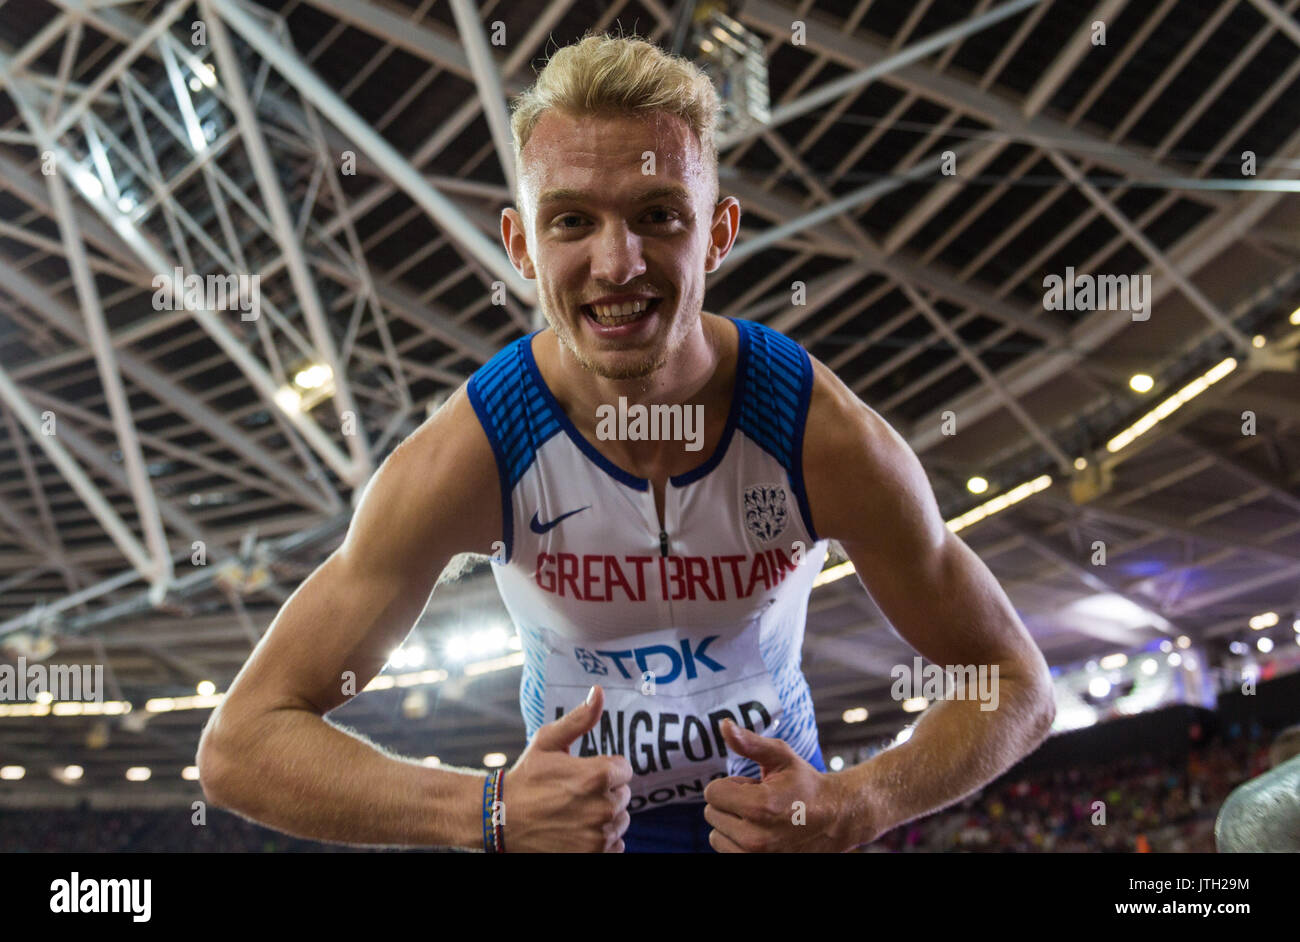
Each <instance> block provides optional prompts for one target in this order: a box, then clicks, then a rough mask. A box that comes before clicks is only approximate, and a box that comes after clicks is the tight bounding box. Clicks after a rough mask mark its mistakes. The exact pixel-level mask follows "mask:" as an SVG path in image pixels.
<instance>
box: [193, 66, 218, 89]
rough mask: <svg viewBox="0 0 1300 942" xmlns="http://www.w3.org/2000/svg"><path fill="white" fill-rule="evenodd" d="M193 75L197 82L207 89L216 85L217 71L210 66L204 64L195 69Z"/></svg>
mask: <svg viewBox="0 0 1300 942" xmlns="http://www.w3.org/2000/svg"><path fill="white" fill-rule="evenodd" d="M194 74H195V75H197V76H198V78H199V81H200V82H202V83H203V84H204V85H206V86H208V88H213V87H215V86H216V84H217V70H216V69H214V68H212V66H210V65H208V64H207V63H206V62H205V63H203V64H202V65H200V66H199V67H198V68H197V69H195V70H194Z"/></svg>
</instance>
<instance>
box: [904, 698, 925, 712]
mask: <svg viewBox="0 0 1300 942" xmlns="http://www.w3.org/2000/svg"><path fill="white" fill-rule="evenodd" d="M929 705H930V701H929V700H927V699H925V697H908V698H907V699H906V700H904V701H903V712H904V713H920V712H921V711H922V710H924V709H925V708H926V707H928V706H929Z"/></svg>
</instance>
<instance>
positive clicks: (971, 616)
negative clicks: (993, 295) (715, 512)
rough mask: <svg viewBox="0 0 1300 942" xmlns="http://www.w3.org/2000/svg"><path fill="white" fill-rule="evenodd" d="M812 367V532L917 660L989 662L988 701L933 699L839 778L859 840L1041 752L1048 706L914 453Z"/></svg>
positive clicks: (807, 461)
mask: <svg viewBox="0 0 1300 942" xmlns="http://www.w3.org/2000/svg"><path fill="white" fill-rule="evenodd" d="M814 364H815V369H816V382H815V385H814V394H813V400H812V410H811V412H810V418H809V423H808V430H807V433H806V435H805V443H804V475H805V480H806V482H807V488H808V495H809V497H808V500H809V504H810V506H811V509H812V515H813V521H814V525H815V526H816V528H817V531H818V533H819V535H821V536H823V537H828V538H832V539H837V540H839V541H840V543H841V544H842V545H843V547H844V550H845V552H846V553H848V555H849V558H850V559H851V560H852V562H853V565H854V567H855V568H856V570H857V574H858V577H859V579H860V580H861V581H862V584H863V586H864V587H865V588H866V590H867V591H868V592H869V593H870V594H871V597H872V598H873V599H874V600H875V602H876V604H877V605H878V606H879V607H880V610H881V611H882V612H883V613H884V614H885V617H886V618H888V619H889V622H890V624H891V625H893V627H894V629H895V630H896V631H897V632H898V634H899V635H901V636H902V638H903V639H904V640H906V641H907V642H908V643H909V644H910V645H912V647H914V648H915V649H916V650H917V651H918V652H919V653H920V654H921V655H922V656H924V657H925V658H926V659H928V660H929V661H931V662H932V663H934V664H937V665H941V666H946V665H967V664H969V665H986V666H987V668H988V669H989V672H990V674H991V672H992V668H993V666H994V665H997V667H998V675H997V693H998V700H997V708H996V709H993V710H981V709H980V702H979V701H978V700H975V699H965V700H956V699H952V700H943V701H938V702H936V703H934V704H932V705H931V706H930V707H929V708H928V709H927V710H926V712H925V714H924V715H923V717H922V719H921V721H920V722H919V723H918V724H917V725H916V728H915V730H914V731H913V733H912V737H911V738H910V739H909V740H908V741H907V742H906V743H903V744H901V745H898V746H895V747H893V748H891V749H888V750H886V751H885V752H882V753H880V754H879V755H877V756H875V757H873V758H872V759H870V760H869V761H867V762H865V763H862V764H861V765H858V766H855V767H853V768H850V769H846V770H845V771H843V772H841V773H839V774H838V777H839V779H840V782H841V784H842V785H843V786H844V789H843V790H844V795H845V801H844V812H843V816H844V817H845V818H846V820H845V821H844V825H845V827H846V829H847V831H848V833H849V834H850V836H851V837H852V838H853V840H852V841H851V843H865V842H868V841H871V840H874V839H875V838H876V837H878V836H879V835H881V834H883V833H884V832H886V831H888V830H891V829H892V828H894V827H896V826H898V825H899V824H903V823H904V822H906V821H910V820H911V819H913V818H916V817H919V816H921V815H924V814H927V813H929V812H932V811H936V810H938V809H940V808H943V807H945V806H947V805H949V804H951V803H953V802H955V801H958V800H959V799H961V798H963V797H965V796H966V795H968V794H970V793H971V792H973V791H975V790H976V789H978V788H980V787H981V786H983V785H985V784H987V783H988V782H990V781H992V780H993V779H994V778H996V777H997V776H998V775H1000V774H1001V773H1002V772H1004V771H1005V770H1006V769H1008V768H1009V767H1010V766H1012V765H1014V764H1015V762H1016V761H1017V760H1019V759H1020V758H1021V757H1023V756H1024V755H1026V754H1027V753H1029V752H1031V751H1033V750H1034V749H1035V748H1037V746H1038V745H1039V743H1041V742H1042V740H1043V739H1044V738H1045V737H1046V736H1047V733H1048V731H1049V730H1050V728H1051V724H1052V720H1053V717H1054V715H1055V706H1054V704H1053V698H1052V690H1051V680H1050V676H1049V673H1048V670H1047V664H1046V662H1045V661H1044V660H1043V657H1042V654H1041V653H1040V652H1039V650H1038V648H1037V647H1036V646H1035V644H1034V643H1033V641H1032V639H1031V638H1030V637H1029V633H1028V631H1026V630H1025V627H1024V625H1023V624H1022V623H1021V621H1020V619H1019V617H1018V616H1017V615H1016V612H1015V609H1014V608H1013V607H1012V605H1011V602H1010V600H1009V599H1008V598H1007V596H1006V593H1005V592H1003V590H1002V587H1001V586H1000V585H998V583H997V580H996V579H995V578H994V577H993V574H992V573H990V572H989V570H988V568H987V567H986V566H985V565H984V564H983V562H981V561H980V559H979V557H977V556H976V555H975V554H974V553H973V552H972V551H971V550H970V548H969V547H967V546H966V544H965V543H963V542H962V541H961V540H960V539H958V538H957V536H956V535H955V534H953V533H952V532H951V531H949V530H948V528H947V526H946V525H945V524H944V522H943V519H942V517H941V516H940V514H939V508H938V506H937V504H936V502H935V499H934V494H933V492H932V491H931V489H930V486H929V482H928V481H927V480H926V477H925V472H924V471H923V470H922V469H921V465H920V462H919V461H917V458H916V456H915V454H913V453H912V450H911V449H910V448H909V447H908V446H907V444H906V442H904V441H903V439H902V438H901V437H900V436H899V435H898V434H897V433H896V432H894V430H893V429H892V428H890V427H889V425H888V424H887V423H886V422H885V421H884V420H883V419H882V418H881V417H880V416H879V415H877V414H876V413H875V412H874V411H872V410H871V409H870V408H868V407H867V406H866V405H864V404H863V403H862V402H861V401H860V400H859V399H858V398H857V397H856V396H855V395H854V394H853V393H852V392H851V391H850V390H849V389H847V388H846V387H845V386H844V385H843V383H841V382H840V381H839V380H838V379H837V378H836V377H835V376H834V374H832V373H831V372H830V371H829V370H828V369H827V368H826V367H825V366H823V365H822V364H820V363H817V362H816V361H814ZM909 669H910V668H909Z"/></svg>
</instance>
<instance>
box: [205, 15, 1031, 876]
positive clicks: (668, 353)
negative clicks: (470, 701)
mask: <svg viewBox="0 0 1300 942" xmlns="http://www.w3.org/2000/svg"><path fill="white" fill-rule="evenodd" d="M716 111H717V99H716V96H715V95H714V93H713V89H712V87H711V85H710V83H709V80H708V79H707V78H706V77H705V76H704V75H703V74H702V73H700V72H699V71H698V70H697V69H695V68H694V66H692V65H690V64H689V63H687V62H685V61H683V60H680V59H676V58H674V57H669V56H666V55H664V54H663V53H662V52H660V51H659V50H657V49H655V48H654V47H653V46H650V45H649V44H647V43H644V42H642V41H640V40H636V39H622V38H619V39H614V38H610V37H604V36H588V37H585V38H584V39H583V40H582V41H581V42H580V43H578V44H576V45H574V46H570V47H567V48H566V49H563V50H561V51H560V52H558V53H557V54H556V56H555V57H554V58H553V59H552V60H551V62H550V63H548V65H547V68H546V70H545V71H544V72H543V73H542V74H541V75H540V76H539V78H538V82H537V84H536V86H534V88H533V89H532V90H530V91H529V92H528V93H527V94H525V95H524V96H523V97H522V98H521V99H520V101H519V102H517V105H516V109H515V112H514V115H513V118H512V121H513V127H514V132H515V145H516V153H517V158H518V160H517V166H518V170H519V193H518V194H517V201H516V202H517V205H518V207H519V208H518V210H516V209H507V210H505V211H504V213H503V216H502V239H503V241H504V243H505V247H506V249H507V251H508V253H509V255H510V258H511V260H512V262H513V263H514V265H515V266H516V268H517V269H518V270H519V271H520V272H521V273H522V274H523V275H524V276H525V277H527V278H530V279H535V280H536V281H537V283H538V291H539V297H540V300H541V307H542V310H543V311H544V313H545V315H546V318H547V321H548V323H549V325H550V327H549V329H547V330H542V331H539V332H537V333H535V334H533V335H530V336H529V337H525V338H521V339H520V340H519V341H516V342H515V343H513V344H511V345H510V346H509V347H507V348H506V349H505V350H503V351H501V353H499V354H498V355H497V356H496V357H495V358H493V360H492V361H490V362H489V363H487V364H486V365H484V367H483V368H482V369H480V370H479V371H478V372H476V373H475V375H474V376H473V377H472V378H471V379H470V381H469V382H468V383H467V384H466V386H464V387H462V388H461V389H459V390H457V392H456V393H455V394H454V395H453V396H452V397H451V398H450V399H449V400H448V402H447V403H446V404H445V405H444V406H443V408H442V409H441V410H439V411H438V412H437V413H436V414H435V415H434V416H433V417H431V418H430V419H429V420H428V421H427V422H425V423H424V425H423V426H422V427H421V428H420V429H418V430H417V431H416V432H415V433H413V434H412V435H411V436H410V438H408V439H407V440H406V441H405V442H403V443H402V444H401V445H400V446H399V447H398V448H397V449H396V450H395V451H394V452H393V453H392V454H391V455H390V456H389V457H388V459H387V461H385V463H384V465H383V467H382V468H381V469H380V470H379V471H378V472H377V474H376V475H375V477H374V479H373V480H372V481H371V482H370V483H369V485H368V486H367V488H366V492H365V495H364V497H363V499H362V501H361V503H360V506H359V507H358V509H357V512H356V516H355V519H354V520H353V523H352V526H351V529H350V530H349V532H348V535H347V538H346V539H345V541H344V542H343V544H342V545H341V546H340V547H339V549H338V550H336V551H335V552H334V553H333V554H332V555H331V556H330V558H329V559H327V560H326V561H325V562H324V563H323V564H322V565H321V567H320V568H319V569H318V570H317V571H316V572H315V573H313V574H312V575H311V576H310V577H309V578H308V579H307V580H306V581H305V582H304V583H303V585H302V586H301V587H300V588H299V589H298V591H297V592H295V593H294V595H293V596H292V597H291V598H290V599H289V601H288V602H287V603H286V604H285V606H284V608H283V610H282V611H281V612H280V614H279V615H278V616H277V618H276V620H275V622H274V623H273V625H272V627H271V629H270V631H269V632H268V633H267V635H266V637H265V638H263V640H262V642H261V644H259V645H258V647H257V650H256V651H255V652H254V653H253V655H252V657H251V658H250V659H249V662H248V664H246V665H245V667H244V669H243V670H242V671H241V673H240V675H239V676H238V677H237V678H236V680H235V682H234V684H233V685H232V687H231V689H230V691H229V694H228V696H227V698H226V700H225V702H224V703H223V704H222V706H221V707H220V708H219V710H218V711H217V712H216V713H215V714H214V716H213V718H212V720H211V722H210V723H209V726H208V728H207V729H206V730H205V733H204V738H203V741H202V743H201V744H200V751H199V765H200V771H201V780H202V782H203V786H204V789H205V792H206V793H207V794H208V796H209V798H210V799H211V800H213V801H215V802H216V803H218V804H222V805H226V806H228V807H231V808H233V809H235V810H236V811H238V812H240V813H242V814H244V815H246V816H248V817H250V818H253V819H255V820H258V821H262V822H264V823H266V824H268V825H270V826H272V827H276V828H280V829H282V830H285V831H288V832H290V833H294V834H300V835H304V836H309V837H314V838H317V839H321V840H330V841H345V842H357V843H368V844H425V845H429V844H437V845H453V846H460V847H480V846H484V843H485V842H486V839H485V837H484V834H485V828H484V821H483V817H484V814H483V808H484V803H485V797H486V798H487V799H489V804H490V799H492V798H494V797H495V795H494V793H493V792H492V791H491V788H488V787H485V783H484V779H483V776H482V773H473V772H470V771H468V770H457V769H447V768H445V767H444V768H439V769H428V768H424V767H422V766H420V765H417V764H416V763H414V762H412V761H409V760H404V759H400V758H397V757H393V756H389V755H386V754H384V753H382V752H380V751H379V750H377V749H376V748H375V747H373V746H372V745H370V744H369V743H367V742H365V741H363V740H361V739H360V738H358V737H356V736H354V735H351V734H349V733H347V732H344V731H342V730H340V729H338V728H336V727H334V726H332V725H330V724H329V723H327V722H325V721H324V719H323V717H324V714H326V713H327V712H329V711H330V710H332V709H333V708H335V707H337V706H339V705H340V704H341V703H343V702H345V701H346V700H347V698H348V697H347V695H346V694H345V693H344V692H343V687H342V682H343V680H344V679H345V678H347V677H354V678H355V686H354V687H352V688H350V689H354V690H359V689H361V688H362V687H364V685H365V684H366V683H367V682H368V681H369V679H370V678H371V677H372V676H374V675H375V674H376V673H377V672H378V671H379V670H380V669H381V668H382V666H383V665H384V663H385V661H386V659H387V657H388V653H389V652H390V651H392V650H393V649H394V648H395V647H397V646H398V645H399V644H400V643H401V641H402V639H403V638H404V636H405V635H406V634H407V632H408V631H409V630H410V628H411V626H412V624H413V623H414V621H415V620H416V618H417V617H418V615H419V614H420V612H421V610H422V609H423V608H424V606H425V604H426V603H427V601H428V598H429V595H430V592H431V591H432V588H433V586H434V583H435V581H436V580H437V578H438V576H439V573H440V572H441V571H442V570H443V568H444V566H445V564H446V563H447V562H448V560H450V559H451V558H452V557H453V555H455V554H458V553H461V552H477V553H490V554H491V555H492V557H493V560H492V562H493V571H494V575H495V577H496V579H497V582H498V586H499V588H500V590H501V593H502V597H503V599H504V601H505V603H506V606H507V608H508V610H509V611H510V614H511V616H512V618H513V619H514V621H515V623H516V625H517V627H518V629H519V632H520V637H521V641H522V647H523V651H524V655H525V664H524V669H523V677H522V682H521V686H520V694H521V698H520V699H521V708H522V711H523V714H524V719H525V724H526V726H527V729H528V734H529V744H528V747H527V748H526V749H525V750H524V752H523V754H522V755H521V756H520V758H519V760H518V762H517V763H516V764H515V765H514V767H513V768H511V769H510V771H509V772H508V773H507V774H506V775H505V777H504V783H503V793H502V795H501V796H500V798H501V802H502V807H503V808H504V819H505V820H504V827H503V829H502V833H503V836H504V842H505V847H506V849H507V850H510V851H526V850H580V851H621V850H679V849H680V850H717V851H765V850H832V851H843V850H848V849H851V848H853V847H856V846H860V845H861V844H863V843H866V842H869V841H871V840H873V839H874V838H875V837H877V836H878V835H880V834H881V833H883V832H884V831H886V830H888V829H890V828H892V827H894V826H896V825H898V824H900V823H902V822H904V821H907V820H910V819H911V818H914V817H917V816H919V815H922V814H925V813H927V812H929V811H932V810H935V809H937V808H940V807H942V806H944V805H946V804H949V803H951V802H953V801H956V800H958V799H960V798H961V797H963V796H965V795H967V794H969V793H970V792H972V791H973V790H975V789H976V788H978V787H980V786H981V785H983V784H985V783H986V782H988V781H989V780H991V779H992V778H994V777H995V776H996V775H998V774H999V773H1000V772H1002V771H1003V770H1005V769H1006V768H1007V767H1009V766H1010V765H1011V764H1013V763H1014V762H1015V761H1016V760H1017V759H1019V758H1020V757H1021V756H1023V755H1024V754H1025V753H1027V752H1029V751H1030V750H1032V749H1033V748H1035V747H1036V746H1037V744H1038V743H1039V742H1040V741H1041V740H1042V739H1043V737H1044V736H1046V734H1047V731H1048V729H1049V727H1050V725H1051V721H1052V717H1053V715H1054V709H1053V704H1052V696H1051V691H1050V684H1049V679H1048V674H1047V670H1046V665H1045V663H1044V662H1043V659H1042V657H1041V655H1040V654H1039V652H1038V651H1037V649H1036V648H1035V647H1034V645H1033V643H1032V641H1031V640H1030V638H1029V636H1028V634H1027V632H1026V631H1025V629H1024V627H1023V625H1022V624H1021V623H1020V621H1019V619H1018V618H1017V616H1016V614H1015V611H1014V610H1013V608H1012V606H1011V604H1010V603H1009V602H1008V600H1007V598H1006V596H1005V594H1004V593H1003V592H1002V590H1001V588H1000V587H999V586H998V584H997V583H996V581H995V580H994V579H993V577H992V576H991V574H990V573H989V572H988V570H987V569H986V568H985V567H984V566H983V565H982V564H981V563H980V561H979V560H978V559H977V558H976V557H975V555H974V554H973V553H972V552H971V551H970V550H969V549H968V548H967V547H966V546H965V545H964V544H963V543H962V542H961V541H960V540H958V539H957V538H956V537H955V536H954V535H952V534H951V533H950V532H949V531H948V529H947V528H946V527H945V525H944V523H943V521H942V519H941V518H940V515H939V512H938V508H937V506H936V504H935V501H934V498H933V495H932V493H931V491H930V488H929V486H928V483H927V481H926V478H925V475H924V473H923V472H922V470H921V467H920V465H919V464H918V462H917V460H916V458H915V456H914V455H913V454H912V453H911V451H910V450H909V449H908V447H907V445H906V444H905V443H904V442H903V441H902V439H901V438H900V437H899V436H898V435H897V434H895V433H894V432H893V430H892V429H890V428H889V426H888V425H887V424H886V423H885V422H884V421H883V420H882V419H881V418H880V417H879V416H878V415H876V413H874V412H873V411H872V410H871V409H869V408H868V407H867V406H865V405H864V404H863V403H862V402H860V401H859V400H858V398H857V397H856V396H855V395H854V394H853V393H852V392H851V391H850V390H849V389H848V388H846V387H845V386H844V384H843V383H841V382H840V381H839V380H838V379H837V378H836V377H835V376H834V375H833V374H832V373H831V372H830V371H829V370H828V369H827V368H826V367H825V366H823V365H822V364H820V363H819V362H817V361H815V360H813V359H812V358H811V357H809V356H808V354H807V353H805V352H804V351H803V350H802V349H801V348H800V347H799V346H798V345H797V344H795V343H793V342H792V341H790V340H788V339H786V338H784V337H782V336H781V335H780V334H778V333H776V332H774V331H772V330H770V329H768V328H765V327H761V326H759V325H757V324H755V323H752V322H749V321H744V320H733V319H729V318H723V317H718V316H716V315H714V314H710V313H706V312H703V311H702V309H701V307H702V303H703V297H704V277H705V275H706V274H707V273H708V272H712V271H715V270H716V269H717V268H718V266H719V265H720V264H721V262H722V260H723V258H725V256H726V255H727V253H728V252H729V251H730V249H731V246H732V244H733V242H734V240H735V238H736V234H737V230H738V225H739V220H740V207H739V204H738V203H737V201H736V200H735V199H734V198H733V197H726V198H723V199H719V198H718V189H717V187H718V184H717V173H716V170H717V165H716V150H715V148H714V145H713V131H714V120H715V115H716ZM652 407H659V408H658V409H657V410H656V409H654V408H652ZM646 414H649V415H651V416H655V417H657V418H659V419H662V418H664V416H665V415H666V416H668V417H669V419H671V420H672V421H670V422H669V423H668V424H667V428H668V433H667V434H668V437H669V438H670V439H672V438H674V437H675V439H676V440H665V437H664V435H660V434H657V432H660V431H663V429H664V427H665V426H664V424H663V423H659V424H657V425H656V424H654V423H650V424H649V426H648V425H647V422H646V421H645V420H644V419H645V415H646ZM638 415H640V420H638ZM830 539H835V540H838V541H840V543H841V544H842V546H843V547H844V549H845V551H846V552H847V553H848V555H849V557H850V558H851V559H852V561H853V562H854V564H855V566H856V567H857V571H858V575H859V577H860V578H861V580H862V581H863V583H864V585H865V587H866V588H867V590H868V591H870V593H871V595H872V597H873V598H874V599H875V600H876V602H877V603H878V604H879V606H880V608H881V610H882V611H883V612H884V613H885V615H886V616H887V617H888V618H889V620H890V621H891V623H892V624H893V625H894V627H895V628H896V629H897V630H898V632H899V633H900V634H901V635H902V636H903V637H904V638H906V639H907V640H908V641H909V642H910V643H911V644H912V645H913V646H914V647H915V648H916V649H917V650H918V651H919V652H920V653H921V654H923V655H924V656H925V657H927V658H929V659H930V660H931V661H933V662H935V663H936V664H943V665H948V664H959V665H988V666H989V667H990V668H991V667H992V666H993V665H996V666H997V668H998V675H997V676H998V678H999V682H1000V689H999V691H998V694H999V697H998V709H997V710H994V711H985V710H981V709H979V706H980V704H978V703H976V702H975V701H960V700H948V701H944V702H941V703H938V704H937V705H935V706H934V707H933V708H932V709H931V710H930V711H929V713H928V714H927V715H926V716H925V718H924V720H923V721H922V722H921V723H919V724H918V725H917V727H916V730H915V732H914V734H913V736H912V738H911V740H910V741H909V742H907V743H906V744H903V745H900V746H897V747H895V748H893V749H890V750H888V751H886V752H884V753H882V754H881V755H879V756H877V757H875V758H873V759H872V760H871V761H869V762H866V763H864V764H862V765H859V766H857V767H853V768H849V769H845V770H843V771H841V772H836V773H830V772H827V771H826V768H825V765H824V763H823V761H822V757H821V752H820V748H819V746H818V738H817V728H816V721H815V716H814V713H813V708H812V701H811V698H810V695H809V691H808V687H807V684H806V683H805V681H804V678H803V675H802V673H801V671H800V669H799V659H800V649H801V646H802V639H803V629H804V619H805V616H806V605H807V599H808V594H809V592H810V590H811V586H812V581H813V578H814V577H815V576H816V574H817V572H818V570H819V569H820V568H821V565H822V563H823V561H824V560H825V556H826V545H827V541H828V540H830ZM488 784H489V785H491V784H492V783H490V782H489V783H488Z"/></svg>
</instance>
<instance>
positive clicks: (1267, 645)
mask: <svg viewBox="0 0 1300 942" xmlns="http://www.w3.org/2000/svg"><path fill="white" fill-rule="evenodd" d="M1255 647H1257V648H1259V653H1260V654H1267V653H1268V652H1269V651H1272V650H1273V639H1272V638H1260V639H1259V640H1258V641H1256V642H1255Z"/></svg>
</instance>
